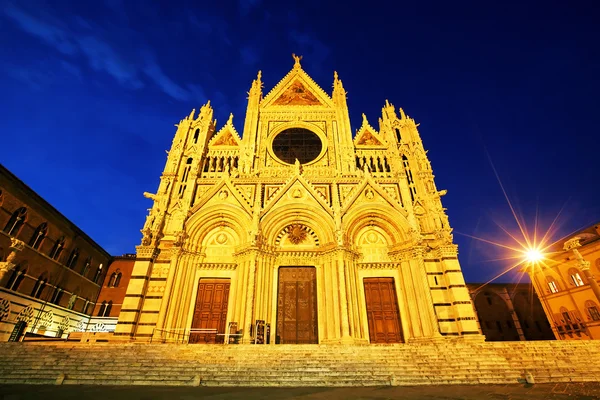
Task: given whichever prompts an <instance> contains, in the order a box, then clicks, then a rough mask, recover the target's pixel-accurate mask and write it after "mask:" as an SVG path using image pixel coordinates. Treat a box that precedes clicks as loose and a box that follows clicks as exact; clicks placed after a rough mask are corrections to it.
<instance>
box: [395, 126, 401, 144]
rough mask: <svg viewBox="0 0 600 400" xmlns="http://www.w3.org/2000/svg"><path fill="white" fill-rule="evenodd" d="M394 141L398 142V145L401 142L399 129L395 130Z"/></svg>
mask: <svg viewBox="0 0 600 400" xmlns="http://www.w3.org/2000/svg"><path fill="white" fill-rule="evenodd" d="M395 131H396V140H397V141H398V143H400V142H401V141H402V136H401V135H400V128H396V129H395Z"/></svg>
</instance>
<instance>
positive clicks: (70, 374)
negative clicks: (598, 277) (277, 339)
mask: <svg viewBox="0 0 600 400" xmlns="http://www.w3.org/2000/svg"><path fill="white" fill-rule="evenodd" d="M526 373H531V375H532V376H533V378H534V379H535V382H536V383H544V382H585V381H597V380H598V377H599V376H600V341H543V342H542V341H539V342H480V341H469V340H460V339H458V340H457V339H446V340H441V341H431V342H423V343H408V344H395V345H366V346H343V345H227V346H224V345H174V344H113V343H94V344H84V343H77V344H73V343H52V344H37V343H36V344H34V343H0V383H3V384H9V383H25V384H55V383H56V384H63V383H64V384H90V385H195V386H197V385H207V386H288V387H290V386H380V385H445V384H507V383H518V382H523V381H524V378H525V374H526Z"/></svg>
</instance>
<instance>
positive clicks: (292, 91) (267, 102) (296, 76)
mask: <svg viewBox="0 0 600 400" xmlns="http://www.w3.org/2000/svg"><path fill="white" fill-rule="evenodd" d="M269 106H276V107H281V106H314V107H333V106H334V105H333V100H331V97H330V96H329V95H328V94H327V93H325V91H324V90H323V89H321V88H320V87H319V85H317V83H316V82H315V81H313V80H312V78H311V77H310V76H308V74H307V73H306V72H304V70H303V69H302V68H300V67H294V69H292V70H291V71H290V72H288V73H287V75H286V76H284V77H283V79H282V80H281V81H279V83H278V84H277V85H275V87H273V89H271V91H270V92H269V93H268V94H267V95H266V96H265V97H264V98H263V99H262V101H261V102H260V107H261V108H265V107H269Z"/></svg>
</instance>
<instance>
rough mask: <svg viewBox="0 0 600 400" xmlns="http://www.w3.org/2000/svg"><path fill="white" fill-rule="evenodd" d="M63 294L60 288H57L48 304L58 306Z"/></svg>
mask: <svg viewBox="0 0 600 400" xmlns="http://www.w3.org/2000/svg"><path fill="white" fill-rule="evenodd" d="M63 294H64V291H63V290H62V289H61V288H59V287H57V288H55V289H54V293H53V294H52V299H51V300H50V303H52V304H56V305H59V304H60V300H61V299H62V297H63Z"/></svg>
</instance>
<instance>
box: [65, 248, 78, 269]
mask: <svg viewBox="0 0 600 400" xmlns="http://www.w3.org/2000/svg"><path fill="white" fill-rule="evenodd" d="M78 259H79V249H78V248H74V249H73V251H71V254H70V255H69V259H68V260H67V268H71V269H73V268H75V266H76V265H77V260H78Z"/></svg>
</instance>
